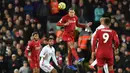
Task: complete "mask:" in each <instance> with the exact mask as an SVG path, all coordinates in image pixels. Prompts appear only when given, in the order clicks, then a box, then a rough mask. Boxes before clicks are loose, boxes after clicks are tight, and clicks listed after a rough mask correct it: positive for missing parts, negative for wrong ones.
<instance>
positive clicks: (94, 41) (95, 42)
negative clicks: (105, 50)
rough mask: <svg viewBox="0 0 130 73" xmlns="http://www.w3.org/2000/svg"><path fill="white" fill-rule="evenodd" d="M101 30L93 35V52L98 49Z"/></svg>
mask: <svg viewBox="0 0 130 73" xmlns="http://www.w3.org/2000/svg"><path fill="white" fill-rule="evenodd" d="M99 33H100V32H99V30H98V31H97V32H96V34H95V35H94V37H93V40H92V43H93V44H92V52H95V49H96V45H97V39H98V35H99Z"/></svg>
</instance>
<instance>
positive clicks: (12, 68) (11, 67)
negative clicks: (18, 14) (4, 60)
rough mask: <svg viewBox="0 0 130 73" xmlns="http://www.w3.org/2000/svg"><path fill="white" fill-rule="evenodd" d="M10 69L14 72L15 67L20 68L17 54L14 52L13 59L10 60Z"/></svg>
mask: <svg viewBox="0 0 130 73" xmlns="http://www.w3.org/2000/svg"><path fill="white" fill-rule="evenodd" d="M8 63H9V64H8V71H9V72H10V73H13V71H14V70H15V69H19V63H18V61H17V57H16V54H12V59H11V60H9V62H8Z"/></svg>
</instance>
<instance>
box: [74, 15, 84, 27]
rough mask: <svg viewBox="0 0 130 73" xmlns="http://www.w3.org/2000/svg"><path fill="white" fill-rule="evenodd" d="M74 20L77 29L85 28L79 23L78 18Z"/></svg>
mask: <svg viewBox="0 0 130 73" xmlns="http://www.w3.org/2000/svg"><path fill="white" fill-rule="evenodd" d="M75 18H76V26H77V27H80V28H85V27H86V25H85V24H81V23H79V20H78V17H75Z"/></svg>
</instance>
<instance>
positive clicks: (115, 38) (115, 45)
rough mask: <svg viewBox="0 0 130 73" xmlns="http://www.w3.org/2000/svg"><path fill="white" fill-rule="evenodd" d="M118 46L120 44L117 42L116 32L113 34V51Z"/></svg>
mask: <svg viewBox="0 0 130 73" xmlns="http://www.w3.org/2000/svg"><path fill="white" fill-rule="evenodd" d="M119 44H120V42H119V38H118V35H117V33H116V32H114V47H115V49H117V48H118V46H119Z"/></svg>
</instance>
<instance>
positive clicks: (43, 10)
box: [37, 0, 51, 34]
mask: <svg viewBox="0 0 130 73" xmlns="http://www.w3.org/2000/svg"><path fill="white" fill-rule="evenodd" d="M50 11H51V9H50V6H49V2H48V0H42V3H41V4H40V5H39V6H38V8H37V17H38V18H39V22H40V23H41V27H42V28H43V31H44V34H47V19H48V16H49V15H50Z"/></svg>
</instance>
